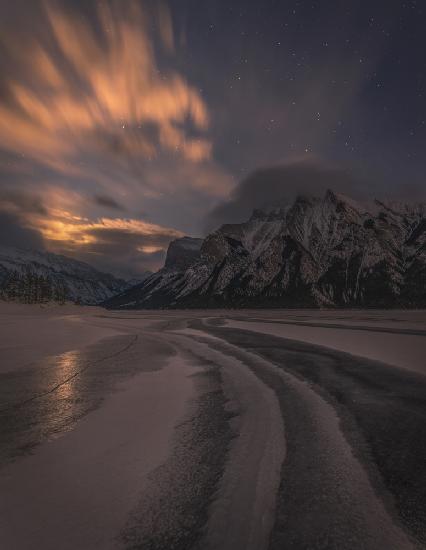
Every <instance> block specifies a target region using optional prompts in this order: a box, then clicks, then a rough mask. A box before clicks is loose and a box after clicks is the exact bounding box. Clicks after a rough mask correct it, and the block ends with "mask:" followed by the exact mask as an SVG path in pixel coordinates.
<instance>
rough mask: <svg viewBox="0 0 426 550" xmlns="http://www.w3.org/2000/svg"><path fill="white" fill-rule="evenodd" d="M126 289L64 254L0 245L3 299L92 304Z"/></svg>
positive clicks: (0, 274)
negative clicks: (67, 301)
mask: <svg viewBox="0 0 426 550" xmlns="http://www.w3.org/2000/svg"><path fill="white" fill-rule="evenodd" d="M126 288H129V285H128V283H126V282H125V281H123V280H121V279H116V278H115V277H113V276H112V275H110V274H107V273H102V272H100V271H97V270H96V269H94V268H93V267H91V266H90V265H88V264H86V263H83V262H79V261H76V260H73V259H71V258H67V257H66V256H60V255H57V254H52V253H49V252H38V251H32V250H23V249H19V248H13V247H5V246H0V297H2V298H3V299H16V300H20V301H26V302H43V301H49V300H55V301H65V300H69V301H73V302H78V303H83V304H96V303H100V302H102V301H104V300H106V299H108V298H110V297H111V296H113V295H114V294H117V293H119V292H122V291H123V290H124V289H126Z"/></svg>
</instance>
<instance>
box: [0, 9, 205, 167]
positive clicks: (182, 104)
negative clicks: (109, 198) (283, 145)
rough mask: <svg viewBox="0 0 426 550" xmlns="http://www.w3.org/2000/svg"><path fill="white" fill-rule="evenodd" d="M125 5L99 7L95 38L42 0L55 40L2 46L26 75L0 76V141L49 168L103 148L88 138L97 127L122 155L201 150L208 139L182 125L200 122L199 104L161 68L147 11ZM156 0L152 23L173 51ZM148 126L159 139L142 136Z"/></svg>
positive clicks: (194, 155)
mask: <svg viewBox="0 0 426 550" xmlns="http://www.w3.org/2000/svg"><path fill="white" fill-rule="evenodd" d="M126 6H127V8H128V9H127V11H126V10H125V9H124V8H123V5H122V4H120V9H119V10H118V9H117V10H113V9H112V8H111V7H110V6H109V4H107V3H101V4H100V7H99V13H98V19H99V25H100V28H101V33H100V35H98V34H95V31H94V30H93V28H92V27H91V26H90V25H89V24H88V23H87V22H85V21H84V20H82V19H78V18H77V17H75V16H73V15H71V14H70V13H66V12H64V11H61V10H60V9H58V8H57V7H55V6H53V5H51V4H49V5H48V7H47V8H46V16H47V21H48V26H49V27H50V33H51V37H49V38H50V44H51V42H52V41H53V42H55V46H54V47H52V46H49V47H47V46H46V44H47V43H49V40H46V41H45V42H43V40H42V39H41V38H40V39H38V40H36V41H34V40H29V41H28V42H27V43H26V44H16V43H12V44H10V46H11V49H12V50H13V49H14V50H15V54H16V58H17V59H22V58H25V59H27V60H28V66H27V67H26V73H27V74H26V77H25V80H22V81H17V80H16V79H15V80H11V81H9V92H10V96H11V98H12V101H9V102H8V103H7V104H6V103H3V104H0V147H1V148H3V149H5V150H8V151H11V152H15V153H16V152H19V153H25V154H26V155H28V156H30V157H31V158H33V159H35V160H36V161H37V162H39V163H42V164H46V165H48V166H50V167H53V168H55V169H56V168H57V167H58V166H59V167H61V166H62V167H63V166H64V163H66V162H72V161H73V159H75V158H76V157H77V156H78V155H79V154H80V153H82V152H84V153H87V152H90V151H91V150H92V151H94V152H95V153H96V149H97V148H99V147H102V140H99V139H96V136H99V135H101V134H102V133H103V132H105V133H106V134H107V135H108V136H109V139H110V141H111V142H113V143H114V145H115V147H116V149H117V150H120V151H122V152H123V153H125V154H126V155H128V156H129V157H134V158H139V157H142V158H144V157H152V156H154V155H155V154H156V153H157V152H158V150H159V149H161V150H166V151H172V152H173V153H176V154H178V155H181V156H182V157H183V158H185V159H187V160H189V161H191V162H199V161H202V160H205V159H208V158H209V157H210V155H211V143H210V142H209V141H208V140H207V139H206V138H198V139H194V138H193V137H191V136H190V132H189V130H188V128H192V129H193V130H194V131H196V132H197V133H201V132H205V131H206V130H207V129H208V125H209V115H208V111H207V107H206V105H205V103H204V101H203V100H202V98H201V96H200V95H199V93H198V91H197V90H196V89H195V88H193V87H192V86H190V85H189V84H188V83H187V82H186V80H185V79H184V78H182V77H181V76H180V75H178V74H176V73H174V72H161V71H160V69H159V67H158V65H157V62H156V59H155V55H154V51H153V47H152V42H151V39H150V36H149V32H148V30H147V29H148V24H147V16H146V15H144V13H143V12H142V11H141V10H140V9H138V7H137V4H136V3H126ZM159 6H160V8H159V9H158V11H157V19H158V29H159V31H160V35H161V38H162V40H163V43H164V45H165V47H166V48H167V50H168V51H173V48H174V39H173V27H172V20H171V17H170V13H169V12H168V10H167V9H166V7H165V4H162V3H161V4H159ZM152 17H153V14H151V18H152ZM149 22H150V23H151V20H149ZM10 40H11V41H13V38H10ZM18 54H19V55H18ZM148 125H151V126H153V127H154V128H156V132H157V135H158V139H157V138H155V137H154V138H153V137H152V136H147V133H146V132H145V131H144V130H145V128H146V127H147V126H148Z"/></svg>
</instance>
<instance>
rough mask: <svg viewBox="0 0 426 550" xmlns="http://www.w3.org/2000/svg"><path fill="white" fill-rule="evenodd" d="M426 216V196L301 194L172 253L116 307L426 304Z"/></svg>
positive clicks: (112, 304) (113, 302) (115, 303)
mask: <svg viewBox="0 0 426 550" xmlns="http://www.w3.org/2000/svg"><path fill="white" fill-rule="evenodd" d="M425 215H426V206H425V204H424V203H423V204H416V205H409V204H396V203H386V202H381V201H377V200H376V201H374V203H372V204H369V205H361V204H359V203H357V202H356V201H354V200H352V199H351V198H349V197H345V196H343V195H340V194H337V193H334V192H333V191H330V190H329V191H327V193H326V194H325V196H323V197H321V198H317V197H298V198H297V199H296V200H295V202H294V204H293V205H292V206H290V207H288V208H287V209H284V210H283V209H278V210H274V211H272V212H269V213H265V212H260V211H255V212H254V213H253V215H252V217H251V218H250V219H249V220H248V221H247V222H245V223H241V224H232V225H224V226H222V227H221V228H220V229H218V230H217V231H215V232H214V233H212V234H210V235H209V236H208V237H207V238H206V239H205V240H204V242H203V243H202V246H201V249H200V251H199V254H196V255H195V256H194V258H192V259H191V261H190V262H189V263H188V261H184V262H183V263H182V264H181V263H180V262H176V261H174V262H172V265H170V261H169V257H168V260H166V264H165V267H164V268H163V269H161V270H160V271H159V272H157V273H155V274H153V275H152V276H151V277H149V278H148V279H147V280H146V281H144V282H143V283H142V284H141V285H139V286H138V287H135V288H134V289H131V290H130V291H127V292H124V293H122V294H121V295H120V296H117V297H115V298H113V299H111V300H109V301H108V302H107V303H106V305H107V306H108V307H113V308H154V307H279V306H282V307H286V306H287V307H303V306H345V307H351V306H355V307H358V306H359V307H426V219H425ZM178 241H179V240H178ZM175 248H176V241H175V244H173V243H172V244H171V246H170V248H169V252H170V250H172V251H174V249H175ZM168 256H169V255H168Z"/></svg>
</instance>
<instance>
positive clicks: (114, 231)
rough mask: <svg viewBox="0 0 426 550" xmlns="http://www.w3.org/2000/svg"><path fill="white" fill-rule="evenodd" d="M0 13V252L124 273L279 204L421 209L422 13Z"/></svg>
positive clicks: (74, 8) (182, 8)
mask: <svg viewBox="0 0 426 550" xmlns="http://www.w3.org/2000/svg"><path fill="white" fill-rule="evenodd" d="M0 9H1V12H0V13H1V17H0V21H1V22H0V244H9V245H15V246H24V247H33V248H45V249H47V250H51V251H54V252H58V253H63V254H66V255H69V256H72V257H75V258H78V259H82V260H85V261H88V262H89V263H91V264H92V265H95V266H97V267H99V268H101V269H104V270H108V271H112V272H113V273H116V274H118V275H123V276H126V277H134V276H137V275H138V273H140V272H142V271H144V270H146V269H156V268H158V267H159V266H160V265H161V263H162V261H163V258H164V250H165V248H166V247H167V244H168V242H169V241H170V240H171V239H173V238H176V237H178V236H180V235H182V234H190V235H194V236H202V235H204V234H205V233H206V231H208V230H211V229H213V228H214V227H216V226H217V225H218V224H220V223H223V222H225V221H242V220H243V219H244V217H246V216H247V215H249V213H250V210H251V209H252V208H253V207H262V206H265V207H266V206H270V205H273V204H276V203H280V204H281V203H283V202H286V201H288V200H291V199H292V197H293V196H294V195H296V194H297V193H305V192H309V193H314V194H315V193H316V194H321V193H323V192H324V189H325V188H327V187H332V188H334V189H335V190H337V191H342V192H347V193H348V194H351V195H353V196H355V197H358V198H362V199H366V198H370V197H373V196H378V197H380V198H388V199H398V200H399V199H403V200H419V199H421V200H424V199H425V188H426V185H425V174H426V155H425V144H426V102H425V100H426V95H425V94H426V5H425V3H424V2H421V1H417V2H416V1H407V2H400V1H393V0H387V1H386V2H384V1H383V0H381V1H379V0H370V1H368V2H367V1H366V2H355V1H354V2H349V1H341V2H337V1H332V0H330V1H327V2H325V1H316V2H315V1H309V2H308V1H299V2H296V1H285V0H281V1H278V0H277V1H272V0H270V1H266V0H262V1H261V0H257V1H249V0H244V1H242V0H241V1H235V0H233V1H221V0H202V1H201V0H170V1H169V2H165V1H164V2H160V1H158V0H157V1H151V2H138V1H134V2H132V1H126V0H122V1H118V2H92V1H90V0H68V1H66V2H65V1H63V2H54V3H51V2H47V3H44V2H43V3H42V2H37V1H34V2H28V1H27V0H20V1H14V2H10V0H0Z"/></svg>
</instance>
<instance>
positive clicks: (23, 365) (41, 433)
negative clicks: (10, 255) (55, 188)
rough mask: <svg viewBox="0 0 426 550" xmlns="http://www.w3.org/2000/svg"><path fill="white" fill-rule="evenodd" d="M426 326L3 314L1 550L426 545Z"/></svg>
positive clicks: (241, 316) (55, 311) (371, 320)
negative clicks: (2, 549)
mask: <svg viewBox="0 0 426 550" xmlns="http://www.w3.org/2000/svg"><path fill="white" fill-rule="evenodd" d="M425 357H426V312H424V311H410V312H408V311H343V310H341V311H308V310H287V311H280V310H256V311H241V310H229V311H223V310H221V311H215V310H209V311H168V312H167V311H153V312H147V311H141V312H135V311H129V312H112V311H104V310H102V309H100V308H84V307H76V306H64V307H50V308H42V307H38V306H18V305H10V304H2V305H1V308H0V541H2V542H1V547H2V548H3V547H4V548H5V549H9V548H10V549H13V550H26V549H34V548H43V549H47V550H49V549H52V550H53V549H55V550H56V549H58V548H61V550H68V549H70V550H71V549H73V550H74V549H76V548H78V549H88V550H91V549H94V548H102V549H115V548H121V549H126V548H141V549H153V550H155V549H164V550H166V549H167V550H169V549H171V548H174V549H182V550H191V549H194V550H195V549H197V550H199V549H206V550H207V549H218V550H219V549H220V550H222V549H223V550H226V549H231V548H232V549H233V550H239V549H241V550H263V549H265V550H266V549H283V548H286V549H287V548H289V549H293V548H294V549H301V548H313V549H315V548H318V549H320V548H327V549H329V548H330V549H336V550H337V549H339V550H341V549H354V550H355V549H356V550H358V549H360V548H363V549H371V550H373V549H374V550H376V549H379V548H380V549H381V548H395V549H405V548H407V549H408V548H426V468H425V464H426V433H425V427H426V361H425Z"/></svg>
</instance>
